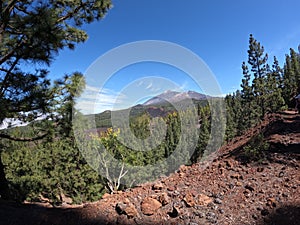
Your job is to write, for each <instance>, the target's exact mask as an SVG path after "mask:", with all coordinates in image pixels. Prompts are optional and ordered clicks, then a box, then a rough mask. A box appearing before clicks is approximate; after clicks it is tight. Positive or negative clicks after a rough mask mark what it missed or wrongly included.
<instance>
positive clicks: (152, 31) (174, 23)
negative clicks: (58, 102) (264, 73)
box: [50, 0, 300, 113]
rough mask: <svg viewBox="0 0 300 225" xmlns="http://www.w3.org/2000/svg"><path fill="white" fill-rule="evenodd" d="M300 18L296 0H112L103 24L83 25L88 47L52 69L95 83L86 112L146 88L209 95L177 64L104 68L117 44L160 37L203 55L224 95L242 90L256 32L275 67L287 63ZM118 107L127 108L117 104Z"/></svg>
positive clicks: (63, 55) (64, 55)
mask: <svg viewBox="0 0 300 225" xmlns="http://www.w3.org/2000/svg"><path fill="white" fill-rule="evenodd" d="M299 21H300V1H298V0H285V1H282V0H251V1H242V0H227V1H224V0H210V1H207V0H205V1H204V0H186V1H182V0H180V1H179V0H126V1H125V0H113V8H112V9H111V10H109V11H108V13H107V15H106V16H105V18H104V19H102V20H101V21H99V22H94V23H92V24H89V25H85V26H84V27H83V29H84V30H85V31H86V32H87V33H88V35H89V39H88V40H87V41H86V42H85V43H83V44H79V45H78V46H77V47H76V49H75V50H73V51H71V50H63V51H61V52H60V54H59V55H58V56H57V57H56V59H55V61H54V62H53V63H52V65H51V67H50V77H51V78H52V79H56V78H60V77H61V76H62V75H63V74H66V73H67V74H70V73H72V72H74V71H79V72H82V73H83V74H84V75H86V76H87V78H88V81H89V82H88V84H87V89H86V92H85V94H84V97H83V98H82V99H81V101H80V103H81V107H82V111H83V112H85V113H90V111H89V110H88V109H90V108H91V107H93V110H95V111H97V112H99V111H104V110H107V109H112V108H118V107H119V108H121V107H125V106H126V104H127V105H133V104H135V103H138V102H141V101H142V100H145V99H147V97H148V98H149V97H150V96H146V94H147V93H143V91H141V90H142V88H145V89H147V87H148V88H149V87H150V86H151V88H152V92H151V93H150V92H149V93H150V94H152V95H155V94H157V93H159V92H163V91H166V90H167V89H169V88H172V87H175V89H176V88H177V90H183V91H186V90H193V91H199V92H204V91H203V89H205V87H206V83H205V82H204V81H203V82H202V81H199V80H196V81H195V79H193V76H191V74H189V73H187V72H186V71H183V70H182V68H178V67H177V65H175V64H172V65H170V64H168V63H164V62H163V63H162V62H161V61H158V62H156V61H155V62H154V61H151V62H148V61H145V62H138V63H132V64H130V65H127V66H125V67H123V68H122V67H121V68H118V70H115V72H114V73H113V74H105V72H104V71H101V70H103V69H102V68H103V65H102V64H101V62H99V61H101V60H102V58H101V56H102V57H103V56H105V55H107V54H108V53H109V52H112V51H114V50H115V49H116V48H117V49H118V46H124V45H126V44H128V43H135V42H141V41H145V40H157V41H163V42H166V44H167V45H168V43H173V44H175V45H177V46H181V47H182V48H184V49H186V50H188V51H190V52H191V53H193V54H195V55H197V56H198V57H199V58H201V60H202V62H203V63H204V64H205V65H204V66H207V67H208V68H209V69H210V71H211V73H212V74H213V75H214V77H215V80H214V82H216V83H217V84H218V86H219V88H220V93H221V94H223V95H224V94H228V93H232V92H234V91H235V90H237V89H239V87H240V83H241V79H242V71H241V64H242V62H243V61H247V49H248V41H249V35H250V34H253V35H254V38H256V39H257V40H258V41H259V42H261V44H262V45H263V46H264V48H265V51H266V53H268V55H269V59H270V61H269V63H270V64H272V59H273V57H274V55H275V56H277V58H278V59H279V62H280V64H281V65H283V63H284V58H285V54H287V53H288V52H289V48H294V49H297V47H298V45H299V44H300V23H299ZM154 49H155V48H154ZM131 53H132V52H129V53H128V54H129V55H130V54H131ZM159 53H161V54H166V55H167V56H166V57H168V54H169V53H165V52H163V50H162V51H159ZM116 54H117V53H116ZM132 54H133V53H132ZM140 54H141V55H143V54H145V52H140ZM169 56H170V57H171V58H172V57H173V56H174V55H172V53H171V54H169ZM99 57H100V58H99ZM122 57H124V58H126V57H127V56H126V55H120V56H119V57H117V58H116V59H115V60H110V61H109V62H107V63H106V64H105V65H104V67H107V66H111V67H114V66H115V65H117V64H118V61H122ZM141 57H142V56H141ZM175 57H176V58H177V60H178V62H185V63H186V64H188V63H189V62H188V61H189V59H188V58H185V57H183V56H182V55H178V54H177V55H176V56H174V57H173V58H175ZM167 61H168V60H167ZM95 65H97V66H95ZM100 65H102V67H101V68H99V66H100ZM97 69H99V71H98V72H97V73H96V72H95V71H96V70H97ZM91 70H92V71H94V72H95V73H94V74H93V75H92V76H99V77H101V76H102V77H105V78H107V79H102V78H99V79H96V80H93V79H90V76H91ZM199 73H200V72H199ZM201 76H202V78H205V77H206V76H207V75H206V74H205V73H202V74H201ZM108 78H109V79H108ZM163 79H165V82H164V81H162V80H163ZM143 81H145V82H144V84H143V85H141V84H142V83H143ZM172 82H173V83H172ZM199 82H200V83H201V84H200V85H199ZM166 84H167V85H166ZM139 85H140V86H139ZM174 85H175V86H174ZM138 86H139V87H140V89H136V91H135V92H134V93H132V92H131V96H134V97H135V98H134V99H133V100H132V99H131V98H129V97H128V96H127V94H128V93H127V92H126V90H127V91H128V90H133V89H135V88H136V87H138ZM154 86H155V87H156V88H153V87H154ZM154 90H156V91H154ZM141 93H143V94H141ZM149 93H148V94H149ZM95 96H96V98H97V99H95ZM95 102H96V103H95ZM117 103H122V104H119V105H118V106H116V105H117ZM95 105H96V106H95Z"/></svg>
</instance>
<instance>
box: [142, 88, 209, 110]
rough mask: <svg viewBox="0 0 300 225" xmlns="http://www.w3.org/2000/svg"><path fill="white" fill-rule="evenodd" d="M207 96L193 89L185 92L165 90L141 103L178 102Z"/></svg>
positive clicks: (202, 98) (203, 98)
mask: <svg viewBox="0 0 300 225" xmlns="http://www.w3.org/2000/svg"><path fill="white" fill-rule="evenodd" d="M207 98H208V96H206V95H204V94H200V93H198V92H195V91H187V92H176V91H170V90H169V91H166V92H164V93H162V94H160V95H158V96H155V97H153V98H151V99H149V100H148V101H146V102H145V103H144V104H143V105H145V106H147V105H160V104H166V103H167V102H170V103H175V102H180V101H183V100H186V99H191V100H198V101H200V100H206V99H207Z"/></svg>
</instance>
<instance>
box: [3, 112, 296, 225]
mask: <svg viewBox="0 0 300 225" xmlns="http://www.w3.org/2000/svg"><path fill="white" fill-rule="evenodd" d="M259 134H262V135H263V137H264V138H263V140H264V142H267V143H268V144H269V146H270V148H269V150H267V151H265V152H264V157H262V158H261V160H259V161H256V162H252V161H247V160H245V157H244V156H245V155H244V151H243V148H244V147H245V146H249V144H250V143H251V140H253V138H255V137H256V136H258V135H259ZM299 153H300V116H299V115H296V114H294V113H293V112H286V113H282V114H273V115H268V116H266V118H265V119H264V121H263V122H262V123H261V124H259V125H257V126H256V127H254V128H252V129H250V130H248V131H247V132H245V134H244V135H242V136H240V137H236V138H235V139H233V140H232V141H231V142H230V143H228V144H227V145H225V146H223V147H222V148H221V149H220V150H219V151H218V152H216V153H215V154H214V155H213V157H212V160H211V161H207V162H202V163H197V164H194V165H192V166H182V167H181V168H180V169H179V170H178V171H177V172H176V173H174V174H171V175H170V176H169V177H165V178H161V179H159V180H156V181H155V182H153V183H147V184H144V185H141V186H140V187H137V188H133V189H129V190H126V191H124V192H119V193H117V194H113V195H105V196H103V199H102V200H100V201H99V202H95V203H91V204H86V205H84V206H80V208H77V209H71V208H69V209H45V208H40V207H37V206H28V205H25V206H18V207H16V206H14V205H10V204H8V205H7V204H6V205H4V203H1V202H0V224H37V223H39V224H81V225H84V224H110V225H114V224H122V225H126V224H128V225H129V224H130V225H131V224H145V225H147V224H149V225H150V224H157V225H158V224H174V225H176V224H187V225H196V224H234V225H240V224H249V225H250V224H253V225H254V224H256V225H265V224H270V225H271V224H276V225H286V224H289V225H296V224H299V223H298V222H299V220H300V174H299V170H300V155H299ZM25 217H26V220H25Z"/></svg>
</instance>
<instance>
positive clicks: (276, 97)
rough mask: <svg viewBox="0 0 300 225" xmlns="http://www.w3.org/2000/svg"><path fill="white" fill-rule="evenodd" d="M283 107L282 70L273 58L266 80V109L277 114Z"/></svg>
mask: <svg viewBox="0 0 300 225" xmlns="http://www.w3.org/2000/svg"><path fill="white" fill-rule="evenodd" d="M284 105H285V102H284V99H283V97H282V69H281V68H280V66H279V62H278V60H277V58H276V57H275V56H274V62H273V65H272V71H270V72H269V73H268V74H267V78H266V109H267V111H268V112H272V113H273V112H278V111H279V110H280V109H282V107H283V106H284Z"/></svg>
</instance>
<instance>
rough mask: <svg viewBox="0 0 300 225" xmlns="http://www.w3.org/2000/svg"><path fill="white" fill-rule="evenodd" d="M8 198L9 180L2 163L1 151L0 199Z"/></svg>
mask: <svg viewBox="0 0 300 225" xmlns="http://www.w3.org/2000/svg"><path fill="white" fill-rule="evenodd" d="M7 198H8V181H7V179H6V177H5V172H4V165H3V163H2V158H1V151H0V199H7Z"/></svg>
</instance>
